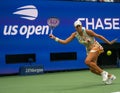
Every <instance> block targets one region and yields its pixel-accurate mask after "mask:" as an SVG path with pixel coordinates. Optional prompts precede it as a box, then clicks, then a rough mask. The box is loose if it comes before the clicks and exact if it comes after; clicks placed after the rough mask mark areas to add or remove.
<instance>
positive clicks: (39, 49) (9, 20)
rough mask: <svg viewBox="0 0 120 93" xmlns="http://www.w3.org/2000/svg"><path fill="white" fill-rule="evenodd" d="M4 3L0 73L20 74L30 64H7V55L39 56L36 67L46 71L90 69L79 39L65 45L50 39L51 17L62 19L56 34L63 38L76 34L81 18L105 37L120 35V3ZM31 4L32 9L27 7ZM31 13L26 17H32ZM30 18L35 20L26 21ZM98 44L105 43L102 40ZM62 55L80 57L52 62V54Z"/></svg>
mask: <svg viewBox="0 0 120 93" xmlns="http://www.w3.org/2000/svg"><path fill="white" fill-rule="evenodd" d="M0 2H1V3H0V74H11V73H18V72H19V68H20V66H24V65H29V63H26V62H21V63H15V64H6V55H16V54H35V55H36V57H35V59H36V61H35V62H33V63H32V65H43V66H44V69H45V71H54V70H68V69H83V68H87V66H86V65H85V64H84V59H85V57H86V52H85V48H84V47H83V45H80V44H79V43H78V41H77V40H76V39H75V40H73V41H72V42H71V43H69V44H67V45H62V44H59V43H56V42H55V41H53V40H51V39H50V38H49V37H48V35H49V33H50V28H49V27H48V24H47V19H48V18H50V17H57V18H59V20H60V24H59V25H58V26H57V27H56V28H55V29H54V32H53V33H54V35H55V36H57V37H59V38H62V39H65V38H67V37H68V36H69V35H70V34H71V33H72V32H74V31H75V29H74V26H73V23H74V21H75V20H76V19H78V18H79V19H80V20H81V22H82V23H83V26H84V27H86V28H89V29H92V30H94V31H95V32H96V33H99V34H102V35H103V36H105V37H106V38H107V39H109V40H112V39H114V38H116V37H118V36H119V35H120V13H119V10H120V4H117V3H97V2H96V3H95V2H94V3H93V2H89V3H87V2H65V1H64V2H62V1H61V2H59V1H54V2H53V1H40V0H24V1H21V0H10V1H8V0H1V1H0ZM27 5H31V6H32V7H27V8H23V6H27ZM33 6H34V7H33ZM20 7H22V8H20ZM29 9H32V10H33V11H31V10H30V11H29ZM20 10H25V11H26V10H27V11H29V13H30V12H31V14H29V16H28V15H25V16H24V15H22V14H19V15H18V14H15V12H16V11H20ZM27 11H26V12H25V14H28V13H27ZM33 12H34V13H33ZM26 16H27V18H33V19H31V20H30V19H26V18H23V17H26ZM30 16H32V17H30ZM31 26H32V28H31V29H30V27H31ZM28 32H29V33H28ZM98 41H99V42H101V43H103V42H102V41H101V40H98ZM118 42H120V40H118ZM61 52H62V53H70V52H75V53H76V54H77V58H76V60H60V61H54V62H53V61H51V60H50V53H61Z"/></svg>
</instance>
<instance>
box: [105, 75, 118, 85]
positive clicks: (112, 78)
mask: <svg viewBox="0 0 120 93" xmlns="http://www.w3.org/2000/svg"><path fill="white" fill-rule="evenodd" d="M115 79H116V76H115V75H111V77H109V78H108V79H107V81H106V82H105V84H107V85H110V84H112V81H113V80H115Z"/></svg>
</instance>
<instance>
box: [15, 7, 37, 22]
mask: <svg viewBox="0 0 120 93" xmlns="http://www.w3.org/2000/svg"><path fill="white" fill-rule="evenodd" d="M17 10H18V11H16V12H14V13H13V14H17V15H20V17H21V18H24V19H28V20H35V19H36V18H37V17H38V10H37V8H36V7H35V6H33V5H27V6H22V7H19V8H17Z"/></svg>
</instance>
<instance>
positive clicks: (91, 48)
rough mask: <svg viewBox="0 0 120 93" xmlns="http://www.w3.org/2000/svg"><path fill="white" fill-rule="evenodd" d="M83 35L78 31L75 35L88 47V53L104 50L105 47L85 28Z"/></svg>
mask: <svg viewBox="0 0 120 93" xmlns="http://www.w3.org/2000/svg"><path fill="white" fill-rule="evenodd" d="M82 32H83V36H80V35H79V33H78V32H76V35H75V37H76V38H77V39H78V42H79V43H81V44H83V45H84V46H85V47H86V52H87V55H88V54H89V52H97V51H98V52H99V54H100V53H102V52H104V50H103V47H102V46H101V45H100V44H99V43H98V42H97V41H96V40H95V38H94V37H92V36H89V35H88V34H87V33H86V31H85V29H82Z"/></svg>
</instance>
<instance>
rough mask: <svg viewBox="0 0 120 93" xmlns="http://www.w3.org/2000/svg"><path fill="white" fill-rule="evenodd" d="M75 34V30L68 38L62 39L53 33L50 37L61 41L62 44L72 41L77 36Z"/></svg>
mask: <svg viewBox="0 0 120 93" xmlns="http://www.w3.org/2000/svg"><path fill="white" fill-rule="evenodd" d="M75 34H76V33H75V32H74V33H72V34H71V35H70V36H69V37H68V38H66V39H65V40H63V39H60V38H58V37H56V36H54V35H53V34H50V35H49V37H50V38H51V39H54V40H55V41H57V42H59V43H61V44H67V43H69V42H70V41H72V40H73V39H74V38H75Z"/></svg>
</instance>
